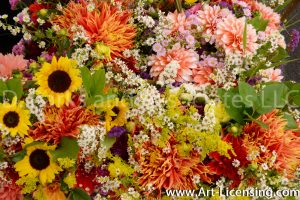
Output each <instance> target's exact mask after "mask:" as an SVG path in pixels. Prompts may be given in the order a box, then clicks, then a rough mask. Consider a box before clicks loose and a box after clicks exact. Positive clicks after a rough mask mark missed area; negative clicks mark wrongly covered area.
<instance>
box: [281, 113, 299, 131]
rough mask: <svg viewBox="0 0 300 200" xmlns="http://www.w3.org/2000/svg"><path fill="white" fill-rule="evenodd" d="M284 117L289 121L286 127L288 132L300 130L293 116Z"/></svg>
mask: <svg viewBox="0 0 300 200" xmlns="http://www.w3.org/2000/svg"><path fill="white" fill-rule="evenodd" d="M283 117H284V118H285V119H286V121H287V125H286V127H285V128H286V129H287V130H289V129H297V128H298V125H297V123H296V121H295V119H294V117H293V116H292V115H291V114H289V113H284V115H283Z"/></svg>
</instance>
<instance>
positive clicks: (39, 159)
mask: <svg viewBox="0 0 300 200" xmlns="http://www.w3.org/2000/svg"><path fill="white" fill-rule="evenodd" d="M29 162H30V165H31V167H32V168H34V169H36V170H43V169H46V168H47V167H48V166H49V165H50V158H49V156H48V154H47V153H46V151H45V150H41V149H36V150H34V151H33V152H32V153H31V154H30V156H29Z"/></svg>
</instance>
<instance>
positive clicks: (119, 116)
mask: <svg viewBox="0 0 300 200" xmlns="http://www.w3.org/2000/svg"><path fill="white" fill-rule="evenodd" d="M96 107H97V108H98V109H99V111H100V112H103V113H104V118H105V126H106V129H107V131H109V130H110V129H111V128H112V127H114V126H123V125H124V124H125V123H126V112H127V110H128V107H127V103H126V102H125V101H124V100H121V101H120V100H119V99H114V100H109V101H106V102H103V103H101V104H98V105H97V106H96Z"/></svg>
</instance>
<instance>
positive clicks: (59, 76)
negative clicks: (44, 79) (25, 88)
mask: <svg viewBox="0 0 300 200" xmlns="http://www.w3.org/2000/svg"><path fill="white" fill-rule="evenodd" d="M71 82H72V80H71V78H70V76H69V74H68V73H67V72H65V71H62V70H56V71H54V72H52V74H50V76H49V77H48V86H49V88H50V89H51V90H52V91H54V92H57V93H63V92H65V91H67V90H68V89H69V87H70V85H71Z"/></svg>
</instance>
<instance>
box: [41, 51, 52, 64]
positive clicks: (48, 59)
mask: <svg viewBox="0 0 300 200" xmlns="http://www.w3.org/2000/svg"><path fill="white" fill-rule="evenodd" d="M53 56H54V53H52V54H49V53H45V52H43V53H42V55H41V57H42V58H45V59H46V61H47V62H51V60H52V57H53Z"/></svg>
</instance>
